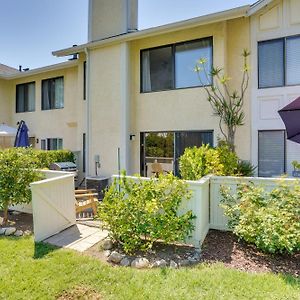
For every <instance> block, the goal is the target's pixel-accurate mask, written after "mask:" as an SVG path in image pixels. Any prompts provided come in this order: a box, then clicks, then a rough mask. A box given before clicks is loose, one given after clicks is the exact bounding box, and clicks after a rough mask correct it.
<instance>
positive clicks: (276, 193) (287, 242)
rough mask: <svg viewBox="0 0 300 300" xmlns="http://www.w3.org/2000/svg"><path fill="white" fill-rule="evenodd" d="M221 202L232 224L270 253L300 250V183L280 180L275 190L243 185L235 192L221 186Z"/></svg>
mask: <svg viewBox="0 0 300 300" xmlns="http://www.w3.org/2000/svg"><path fill="white" fill-rule="evenodd" d="M221 194H222V197H223V200H222V204H221V206H222V207H223V208H224V210H225V215H226V216H228V217H229V223H228V225H229V227H230V228H232V229H233V232H234V233H235V234H236V235H237V236H238V237H240V238H242V239H244V240H245V241H247V242H249V243H253V244H255V245H256V246H257V247H258V248H259V249H261V250H263V251H265V252H269V253H284V252H288V253H294V252H296V251H298V250H300V234H299V233H300V201H299V199H300V186H299V182H298V183H297V184H295V185H287V184H280V185H278V187H276V188H274V189H273V190H272V191H271V192H266V191H265V190H264V189H263V188H262V187H257V186H254V185H253V184H249V185H239V186H238V188H237V193H236V195H235V196H233V195H232V194H231V193H230V190H229V189H227V188H224V187H222V188H221Z"/></svg>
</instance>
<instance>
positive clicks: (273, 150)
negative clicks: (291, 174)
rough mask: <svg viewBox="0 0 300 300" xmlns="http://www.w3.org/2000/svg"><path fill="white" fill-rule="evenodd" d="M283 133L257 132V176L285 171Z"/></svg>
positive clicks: (273, 174)
mask: <svg viewBox="0 0 300 300" xmlns="http://www.w3.org/2000/svg"><path fill="white" fill-rule="evenodd" d="M284 162H285V133H284V131H283V130H278V131H259V132H258V176H262V177H273V176H280V175H282V174H283V173H284V172H285V163H284Z"/></svg>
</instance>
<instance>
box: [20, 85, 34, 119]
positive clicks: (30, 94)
mask: <svg viewBox="0 0 300 300" xmlns="http://www.w3.org/2000/svg"><path fill="white" fill-rule="evenodd" d="M34 110H35V82H30V83H24V84H18V85H17V86H16V112H17V113H21V112H31V111H34Z"/></svg>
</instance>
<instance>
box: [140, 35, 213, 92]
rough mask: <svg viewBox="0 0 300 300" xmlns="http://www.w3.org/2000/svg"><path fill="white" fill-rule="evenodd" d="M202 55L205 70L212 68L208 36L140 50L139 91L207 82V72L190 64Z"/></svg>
mask: <svg viewBox="0 0 300 300" xmlns="http://www.w3.org/2000/svg"><path fill="white" fill-rule="evenodd" d="M200 58H205V59H206V61H207V63H206V67H207V73H208V74H209V73H210V71H211V68H212V38H211V37H209V38H204V39H200V40H195V41H189V42H184V43H178V44H173V45H168V46H162V47H158V48H152V49H147V50H142V51H141V92H155V91H163V90H171V89H178V88H187V87H196V86H202V85H210V84H211V83H212V78H211V76H208V77H207V76H205V74H204V72H202V73H200V76H201V78H200V80H199V78H198V75H197V73H196V72H194V68H195V65H196V62H197V60H199V59H200Z"/></svg>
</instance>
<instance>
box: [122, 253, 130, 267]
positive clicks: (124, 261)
mask: <svg viewBox="0 0 300 300" xmlns="http://www.w3.org/2000/svg"><path fill="white" fill-rule="evenodd" d="M130 263H131V262H130V259H129V258H128V257H126V256H125V257H124V258H123V259H122V260H121V262H120V266H122V267H129V266H130Z"/></svg>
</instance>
